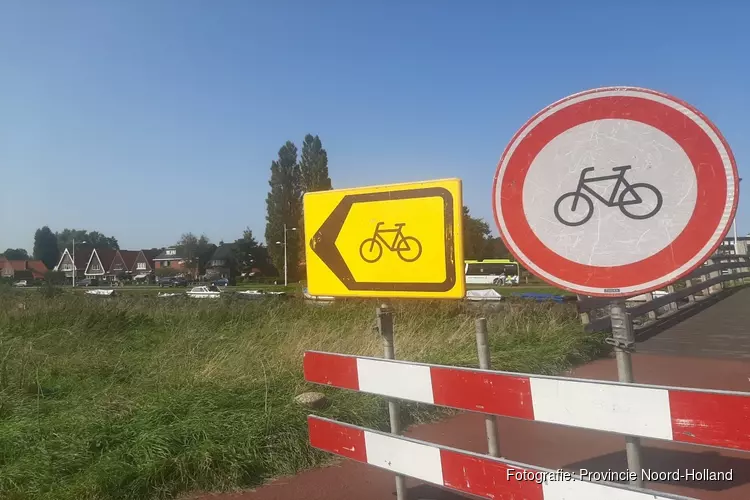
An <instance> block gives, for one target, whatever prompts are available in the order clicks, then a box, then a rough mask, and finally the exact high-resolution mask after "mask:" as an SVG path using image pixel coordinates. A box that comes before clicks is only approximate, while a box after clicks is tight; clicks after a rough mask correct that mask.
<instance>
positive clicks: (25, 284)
mask: <svg viewBox="0 0 750 500" xmlns="http://www.w3.org/2000/svg"><path fill="white" fill-rule="evenodd" d="M13 286H29V283H28V281H26V280H21V281H16V282H15V283H13Z"/></svg>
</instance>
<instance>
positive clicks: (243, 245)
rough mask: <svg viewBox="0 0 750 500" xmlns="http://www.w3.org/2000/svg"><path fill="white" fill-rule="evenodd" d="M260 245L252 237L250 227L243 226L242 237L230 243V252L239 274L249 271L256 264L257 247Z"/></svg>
mask: <svg viewBox="0 0 750 500" xmlns="http://www.w3.org/2000/svg"><path fill="white" fill-rule="evenodd" d="M259 248H260V245H259V244H258V242H257V241H256V240H255V237H253V232H252V231H251V230H250V228H245V230H244V231H243V232H242V238H240V239H238V240H236V241H235V242H234V244H233V245H232V253H233V254H234V259H235V261H236V263H237V271H238V272H239V273H240V274H247V273H249V272H250V271H251V270H252V269H253V268H254V267H256V266H257V265H258V260H257V259H258V249H259Z"/></svg>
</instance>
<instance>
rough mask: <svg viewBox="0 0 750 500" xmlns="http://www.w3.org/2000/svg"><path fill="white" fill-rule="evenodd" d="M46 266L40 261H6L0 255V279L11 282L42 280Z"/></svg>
mask: <svg viewBox="0 0 750 500" xmlns="http://www.w3.org/2000/svg"><path fill="white" fill-rule="evenodd" d="M47 271H49V269H47V266H45V265H44V262H42V261H41V260H8V259H6V258H5V257H3V256H2V255H0V277H2V278H7V279H13V280H29V281H32V280H35V279H42V278H44V275H45V274H47Z"/></svg>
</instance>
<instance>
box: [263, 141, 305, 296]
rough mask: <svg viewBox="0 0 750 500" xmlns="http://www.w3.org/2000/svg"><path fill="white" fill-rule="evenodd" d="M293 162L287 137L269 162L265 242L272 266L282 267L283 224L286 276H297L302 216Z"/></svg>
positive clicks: (293, 151)
mask: <svg viewBox="0 0 750 500" xmlns="http://www.w3.org/2000/svg"><path fill="white" fill-rule="evenodd" d="M300 178H301V175H300V167H299V165H298V164H297V147H296V146H295V145H294V143H292V142H291V141H287V142H286V144H284V145H283V146H282V147H281V149H279V154H278V160H276V161H273V162H271V179H270V180H269V182H268V184H269V186H270V188H271V189H270V191H269V193H268V197H267V198H266V210H267V213H266V234H265V236H266V243H267V245H268V252H269V254H270V256H271V261H272V262H273V264H274V267H275V268H276V269H279V270H283V269H284V245H283V243H284V224H286V227H287V229H288V231H287V255H288V267H289V279H290V280H291V281H296V280H297V279H299V276H298V275H299V273H298V264H299V262H300V239H299V231H292V230H291V229H292V228H297V229H299V227H298V226H299V223H300V221H301V219H302V186H301V181H300Z"/></svg>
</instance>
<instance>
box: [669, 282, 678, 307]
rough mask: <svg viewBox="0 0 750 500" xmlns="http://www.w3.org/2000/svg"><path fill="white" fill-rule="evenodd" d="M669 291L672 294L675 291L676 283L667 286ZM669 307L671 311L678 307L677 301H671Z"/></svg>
mask: <svg viewBox="0 0 750 500" xmlns="http://www.w3.org/2000/svg"><path fill="white" fill-rule="evenodd" d="M667 293H668V294H670V295H671V294H673V293H674V285H669V286H668V287H667ZM668 307H669V310H670V311H674V310H676V309H678V306H677V302H670V303H669V306H668Z"/></svg>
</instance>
